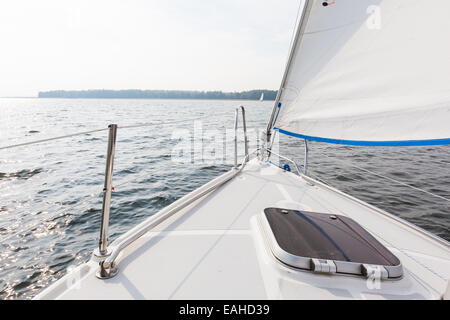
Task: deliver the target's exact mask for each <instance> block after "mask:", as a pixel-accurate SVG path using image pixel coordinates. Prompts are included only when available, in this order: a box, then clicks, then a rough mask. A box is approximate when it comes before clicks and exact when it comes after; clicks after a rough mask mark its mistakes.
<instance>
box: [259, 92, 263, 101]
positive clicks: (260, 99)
mask: <svg viewBox="0 0 450 320" xmlns="http://www.w3.org/2000/svg"><path fill="white" fill-rule="evenodd" d="M259 101H264V92H263V93H261V97H259Z"/></svg>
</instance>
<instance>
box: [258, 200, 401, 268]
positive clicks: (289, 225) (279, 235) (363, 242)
mask: <svg viewBox="0 0 450 320" xmlns="http://www.w3.org/2000/svg"><path fill="white" fill-rule="evenodd" d="M264 213H265V216H266V218H267V221H268V222H269V225H270V228H271V229H272V232H273V234H274V236H275V239H276V241H277V243H278V245H279V246H280V248H281V249H283V250H284V251H286V252H288V253H290V254H293V255H296V256H301V257H310V258H319V259H328V260H336V261H348V262H358V263H367V264H375V265H385V266H396V265H399V264H400V261H399V259H398V258H397V257H396V256H395V255H393V254H392V253H391V252H390V251H389V250H388V249H387V248H386V247H384V246H383V245H382V244H381V243H380V242H379V241H377V240H376V239H375V238H374V237H373V236H372V235H370V234H369V233H368V232H367V231H366V230H365V229H364V228H363V227H361V226H360V225H359V224H358V223H357V222H355V221H354V220H352V219H350V218H348V217H345V216H342V215H332V214H324V213H316V212H307V211H298V210H288V209H280V208H267V209H265V210H264Z"/></svg>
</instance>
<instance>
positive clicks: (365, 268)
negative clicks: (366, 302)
mask: <svg viewBox="0 0 450 320" xmlns="http://www.w3.org/2000/svg"><path fill="white" fill-rule="evenodd" d="M361 273H362V274H363V275H364V276H365V277H366V278H369V279H373V280H382V279H387V278H389V273H388V272H387V270H386V268H385V267H383V266H379V265H374V264H364V263H363V264H362V265H361Z"/></svg>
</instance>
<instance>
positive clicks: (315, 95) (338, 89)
mask: <svg viewBox="0 0 450 320" xmlns="http://www.w3.org/2000/svg"><path fill="white" fill-rule="evenodd" d="M449 12H450V1H448V0H432V1H425V0H408V1H405V0H384V1H383V0H336V1H328V2H324V1H319V0H309V1H304V5H303V6H302V19H301V21H300V23H299V27H298V33H297V36H296V39H295V41H294V44H293V48H292V50H291V59H290V61H289V62H288V66H287V69H286V71H285V76H284V79H283V83H282V86H281V89H280V94H279V97H278V100H277V102H276V106H275V108H274V113H273V115H272V123H271V124H270V126H269V129H272V128H275V129H276V130H279V131H280V132H282V133H285V134H289V135H293V136H297V137H300V138H306V139H309V140H316V141H324V142H332V143H339V144H351V145H380V146H386V145H387V146H389V145H392V146H396V145H431V144H450V125H449V123H450V88H449V86H450V41H448V37H449V35H450V19H449V18H448V13H449Z"/></svg>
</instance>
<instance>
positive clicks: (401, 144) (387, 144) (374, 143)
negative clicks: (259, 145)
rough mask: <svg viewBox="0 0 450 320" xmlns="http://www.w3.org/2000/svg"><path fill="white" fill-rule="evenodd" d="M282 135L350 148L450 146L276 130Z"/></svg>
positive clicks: (432, 141)
mask: <svg viewBox="0 0 450 320" xmlns="http://www.w3.org/2000/svg"><path fill="white" fill-rule="evenodd" d="M274 130H277V131H278V132H280V133H283V134H285V135H288V136H292V137H296V138H301V139H306V140H311V141H318V142H326V143H334V144H345V145H350V146H372V147H407V146H436V145H444V144H450V138H446V139H430V140H403V141H362V140H341V139H329V138H321V137H312V136H305V135H303V134H299V133H293V132H290V131H286V130H283V129H279V128H274Z"/></svg>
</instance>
